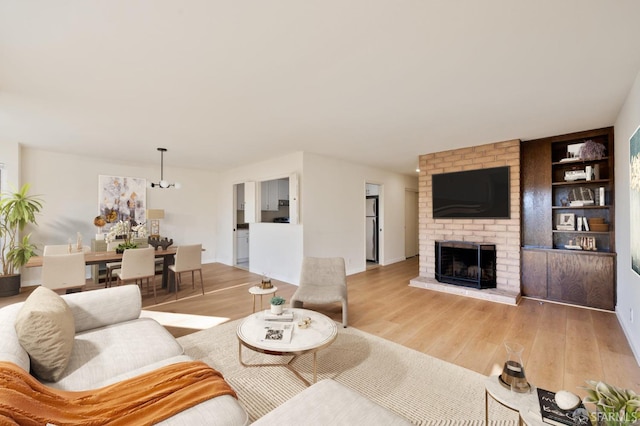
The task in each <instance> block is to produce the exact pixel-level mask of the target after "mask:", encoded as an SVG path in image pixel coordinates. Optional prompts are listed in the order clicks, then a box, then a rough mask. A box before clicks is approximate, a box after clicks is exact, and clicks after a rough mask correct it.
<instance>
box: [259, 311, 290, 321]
mask: <svg viewBox="0 0 640 426" xmlns="http://www.w3.org/2000/svg"><path fill="white" fill-rule="evenodd" d="M264 320H265V321H280V322H291V321H293V311H288V310H284V311H282V313H281V314H274V313H271V311H270V310H269V309H267V310H266V311H264Z"/></svg>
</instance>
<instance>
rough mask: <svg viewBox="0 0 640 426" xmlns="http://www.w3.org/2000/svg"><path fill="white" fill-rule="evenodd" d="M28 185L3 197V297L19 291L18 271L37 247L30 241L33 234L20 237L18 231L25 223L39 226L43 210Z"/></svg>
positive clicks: (0, 206) (0, 228) (0, 201)
mask: <svg viewBox="0 0 640 426" xmlns="http://www.w3.org/2000/svg"><path fill="white" fill-rule="evenodd" d="M29 187H30V186H29V184H24V185H23V186H22V188H20V190H19V191H17V192H13V193H4V194H3V196H2V198H0V240H1V243H2V244H1V246H0V262H1V263H2V271H1V272H2V273H1V274H0V296H2V297H5V296H14V295H16V294H18V293H20V274H19V273H18V272H17V271H18V270H19V269H20V267H22V266H24V265H25V264H26V263H27V262H28V261H29V259H30V258H31V256H33V255H34V254H35V250H36V248H37V247H36V246H35V245H33V244H31V242H30V241H29V238H30V237H31V234H28V235H25V236H23V237H22V240H20V239H18V231H23V230H24V228H25V226H26V225H29V224H31V225H36V224H37V223H36V213H39V212H40V210H41V209H42V200H40V199H39V198H38V197H37V196H34V195H29V194H28V192H29Z"/></svg>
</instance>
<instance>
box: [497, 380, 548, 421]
mask: <svg viewBox="0 0 640 426" xmlns="http://www.w3.org/2000/svg"><path fill="white" fill-rule="evenodd" d="M489 397H491V398H492V399H493V400H494V401H496V402H498V403H499V404H500V405H502V406H503V407H506V408H508V409H510V410H513V411H515V412H517V413H518V425H520V426H522V425H527V426H538V425H540V426H542V425H547V423H544V422H543V421H542V416H541V415H540V404H539V403H538V393H537V390H536V388H535V387H534V386H531V390H530V391H529V392H527V393H517V392H512V391H511V390H510V389H507V388H505V387H504V386H502V385H501V384H500V381H499V379H498V376H489V377H487V378H486V380H485V382H484V420H485V424H487V425H488V424H489ZM547 426H548V425H547Z"/></svg>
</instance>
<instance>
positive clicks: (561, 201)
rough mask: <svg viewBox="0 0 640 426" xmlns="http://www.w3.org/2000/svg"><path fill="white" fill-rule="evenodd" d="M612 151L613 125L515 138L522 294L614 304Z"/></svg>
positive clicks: (604, 306) (606, 306) (587, 303)
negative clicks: (588, 150)
mask: <svg viewBox="0 0 640 426" xmlns="http://www.w3.org/2000/svg"><path fill="white" fill-rule="evenodd" d="M587 141H592V142H595V143H596V144H598V145H599V146H601V147H602V148H604V152H603V154H602V155H600V156H597V157H592V158H585V157H584V156H582V157H581V156H580V147H581V146H582V144H584V143H587ZM613 152H614V150H613V128H612V127H607V128H603V129H595V130H589V131H584V132H577V133H571V134H566V135H560V136H553V137H548V138H543V139H537V140H532V141H525V142H522V145H521V192H522V197H521V198H522V219H521V222H522V227H521V229H522V268H521V271H522V281H521V282H522V293H523V295H525V296H531V297H536V298H542V299H549V300H555V301H560V302H566V303H572V304H578V305H584V306H591V307H597V308H602V309H609V310H613V309H614V308H615V233H614V231H615V223H614V222H615V211H614V207H615V197H614V191H615V187H614V159H613Z"/></svg>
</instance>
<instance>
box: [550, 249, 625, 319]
mask: <svg viewBox="0 0 640 426" xmlns="http://www.w3.org/2000/svg"><path fill="white" fill-rule="evenodd" d="M547 261H548V265H549V268H548V271H549V272H548V274H549V276H548V284H549V287H548V297H549V299H551V300H557V301H561V302H566V303H573V304H576V305H583V306H590V307H594V308H600V309H608V310H613V309H614V308H615V288H614V283H615V258H614V257H613V256H597V255H591V254H586V253H576V254H573V253H561V252H549V253H547Z"/></svg>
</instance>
